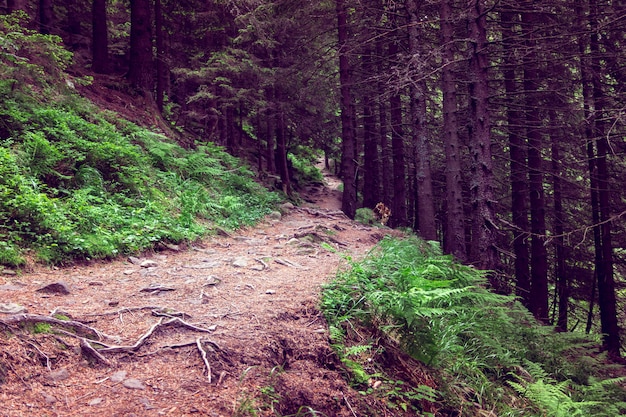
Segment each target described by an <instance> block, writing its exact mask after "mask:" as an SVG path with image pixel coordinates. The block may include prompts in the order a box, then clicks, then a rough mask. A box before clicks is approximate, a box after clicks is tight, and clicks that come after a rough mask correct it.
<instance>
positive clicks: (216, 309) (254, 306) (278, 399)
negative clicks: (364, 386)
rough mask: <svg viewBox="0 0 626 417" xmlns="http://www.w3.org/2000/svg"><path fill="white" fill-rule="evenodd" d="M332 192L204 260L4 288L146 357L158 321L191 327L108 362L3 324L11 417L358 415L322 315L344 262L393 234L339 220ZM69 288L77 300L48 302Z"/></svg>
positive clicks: (169, 330)
mask: <svg viewBox="0 0 626 417" xmlns="http://www.w3.org/2000/svg"><path fill="white" fill-rule="evenodd" d="M328 180H329V185H328V186H327V187H314V188H312V189H309V190H308V191H307V192H306V193H303V197H304V198H305V200H307V201H312V203H307V204H305V205H303V206H301V207H289V206H286V207H284V208H283V213H282V216H281V217H280V219H279V218H278V216H274V217H271V216H270V217H268V219H267V220H266V221H265V222H263V223H261V224H259V225H258V226H257V227H255V228H250V229H248V230H241V231H238V232H237V233H234V234H232V235H230V236H221V237H216V238H212V239H208V240H206V241H205V242H203V243H202V244H198V245H196V246H194V247H192V248H186V249H185V250H177V248H174V247H170V248H169V249H167V250H164V251H162V252H155V253H151V254H146V255H145V256H143V257H141V258H139V259H131V260H116V261H113V262H95V263H93V264H92V265H88V266H74V267H71V268H67V269H56V268H37V269H36V270H34V271H32V272H30V273H24V274H21V275H15V276H13V275H2V276H0V303H16V304H18V305H21V306H23V307H25V308H26V309H27V312H28V313H31V314H40V315H46V316H48V315H51V314H53V313H56V314H62V315H63V316H67V317H69V318H70V319H72V320H74V321H78V322H82V323H84V324H87V325H88V326H90V327H92V328H94V329H97V330H99V331H101V332H103V333H105V334H107V335H113V336H117V337H119V339H118V340H112V339H111V340H108V341H107V343H108V344H113V345H115V344H117V345H126V346H129V345H133V344H135V343H136V342H137V341H138V340H139V339H140V337H142V335H146V334H147V332H148V330H149V329H150V328H151V326H153V325H155V324H156V323H157V322H158V321H159V320H170V319H171V317H174V316H176V317H178V318H179V319H181V320H183V321H180V320H179V321H176V322H173V323H171V324H169V325H167V326H163V327H159V328H158V329H156V331H155V332H154V333H153V334H151V335H150V336H149V337H147V338H146V339H145V343H143V344H141V345H140V346H138V347H137V348H136V349H135V350H134V351H131V350H130V349H129V350H128V352H122V353H115V352H108V353H104V354H103V359H104V360H105V361H106V362H107V363H104V360H97V359H95V358H93V357H92V356H90V355H89V354H88V351H84V350H83V351H82V352H81V348H80V346H79V342H80V341H79V340H78V339H76V338H73V337H70V336H68V335H64V334H56V335H51V334H50V333H49V331H48V332H46V329H45V328H43V329H40V330H43V333H39V334H34V332H33V331H32V329H31V331H30V332H26V331H23V332H20V331H18V330H17V329H16V328H15V327H11V328H10V329H7V327H6V326H5V325H0V327H1V328H2V329H3V333H4V334H5V335H9V334H10V332H15V333H19V334H20V335H21V336H20V337H2V338H0V416H1V417H4V416H93V415H102V416H120V417H121V416H160V415H167V416H247V415H249V416H252V415H259V416H261V415H267V416H270V415H271V416H274V415H296V414H297V413H300V414H298V415H311V414H306V412H307V411H311V410H315V411H317V412H321V413H324V415H327V416H355V415H357V412H358V407H359V404H358V402H359V401H360V400H359V396H358V394H355V393H354V391H353V390H351V389H350V388H349V387H348V386H347V384H346V383H345V382H344V380H343V379H342V376H341V369H340V367H339V363H338V361H337V359H336V357H335V355H334V354H333V352H332V350H331V348H330V347H329V345H328V330H327V328H326V323H325V321H324V319H323V317H322V316H321V314H320V312H319V311H318V304H317V303H318V296H319V290H320V285H321V284H322V283H324V282H326V281H327V280H328V279H329V278H330V277H332V276H333V275H334V273H335V271H336V270H337V269H338V268H339V267H340V265H341V264H342V262H343V261H342V254H351V256H356V257H358V256H361V255H362V254H364V253H365V252H366V251H368V250H369V249H370V248H371V247H372V246H373V245H374V244H375V243H376V242H377V241H378V240H379V239H380V238H381V237H382V234H381V229H376V228H369V227H366V226H363V225H361V224H358V223H355V222H352V221H350V220H349V219H347V218H346V217H345V216H344V215H343V214H342V213H341V212H339V210H338V209H339V205H340V201H339V198H340V193H339V192H338V191H336V182H335V181H336V180H333V179H332V178H329V179H328ZM322 241H323V242H326V243H327V244H328V245H330V246H332V247H334V248H335V250H336V252H333V251H329V250H327V249H325V248H324V247H323V245H321V242H322ZM58 281H62V282H63V283H65V284H66V285H67V287H68V289H69V294H61V293H58V292H40V291H37V290H38V289H41V288H42V287H44V286H46V285H47V284H50V283H54V282H58ZM58 290H59V289H57V291H58ZM62 290H63V288H61V291H62ZM159 314H166V316H159ZM7 317H11V316H10V315H7V314H0V319H6V318H7ZM183 323H190V324H193V325H194V326H197V327H198V330H202V329H203V330H206V331H197V330H196V329H193V328H191V327H185V326H183V325H182V324H183ZM202 351H204V352H205V353H206V362H204V361H203V358H202V356H201V352H202ZM209 375H210V377H211V382H209ZM303 407H305V408H303ZM306 407H310V409H309V408H306ZM355 410H356V411H355ZM358 415H364V414H358Z"/></svg>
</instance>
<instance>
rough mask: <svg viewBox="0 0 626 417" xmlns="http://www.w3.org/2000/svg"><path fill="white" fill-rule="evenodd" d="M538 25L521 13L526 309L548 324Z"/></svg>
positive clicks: (531, 15) (535, 17) (533, 14)
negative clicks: (527, 217) (526, 209)
mask: <svg viewBox="0 0 626 417" xmlns="http://www.w3.org/2000/svg"><path fill="white" fill-rule="evenodd" d="M540 24H541V20H540V19H539V16H538V15H537V12H524V13H522V25H523V32H524V33H523V35H524V43H525V46H526V51H527V52H526V60H525V62H524V90H525V109H526V112H525V120H526V129H527V136H528V178H529V193H530V231H531V233H532V239H531V245H530V255H531V261H530V264H531V268H530V301H531V303H530V309H531V311H532V313H533V314H534V315H535V317H536V318H537V319H538V320H541V321H542V322H544V323H548V298H549V297H548V251H547V249H546V245H545V236H546V219H545V216H546V214H545V210H546V208H545V193H544V179H543V171H544V167H543V157H542V154H541V151H542V148H543V137H542V133H543V123H542V115H541V108H542V107H543V103H542V100H541V94H542V93H541V92H540V91H541V89H540V85H539V84H540V82H539V80H540V79H541V72H540V69H539V68H538V66H539V61H538V59H539V58H538V56H537V48H538V42H537V40H536V36H537V35H536V31H537V29H538V27H539V25H540Z"/></svg>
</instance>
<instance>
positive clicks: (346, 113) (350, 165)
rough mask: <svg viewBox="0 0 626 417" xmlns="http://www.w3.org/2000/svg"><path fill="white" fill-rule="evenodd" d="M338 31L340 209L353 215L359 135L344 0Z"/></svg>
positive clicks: (338, 8) (338, 5)
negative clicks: (357, 137) (356, 133)
mask: <svg viewBox="0 0 626 417" xmlns="http://www.w3.org/2000/svg"><path fill="white" fill-rule="evenodd" d="M336 1H337V3H336V13H337V33H338V40H339V83H340V85H341V88H340V89H341V143H342V145H341V150H342V152H341V177H342V179H343V197H342V199H341V210H342V211H343V212H344V213H345V214H346V216H348V217H350V218H354V215H355V214H356V204H357V194H356V181H355V175H356V162H355V158H356V143H355V142H356V139H355V134H354V121H353V120H352V115H353V113H352V96H351V93H350V63H349V61H348V55H347V54H348V48H347V43H348V12H347V8H346V4H345V0H336Z"/></svg>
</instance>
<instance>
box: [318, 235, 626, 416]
mask: <svg viewBox="0 0 626 417" xmlns="http://www.w3.org/2000/svg"><path fill="white" fill-rule="evenodd" d="M484 283H485V272H484V271H478V270H476V269H473V268H471V267H467V266H462V265H459V264H457V263H456V262H455V261H454V260H453V259H452V257H450V256H444V255H442V254H441V252H440V250H439V248H438V246H437V244H436V243H430V242H424V241H421V240H419V239H417V238H409V239H403V240H399V239H394V238H385V239H384V240H383V241H382V242H381V243H380V244H379V246H378V247H377V248H376V250H374V251H373V252H372V253H371V254H370V256H368V257H367V258H366V259H364V260H363V261H361V262H351V267H350V268H349V269H348V270H346V271H342V272H340V273H339V274H338V276H337V277H336V279H335V280H334V281H333V282H332V283H330V284H329V285H327V286H326V287H325V289H324V291H323V295H322V310H323V311H324V313H325V315H326V318H327V320H328V322H329V325H330V330H331V339H332V342H333V343H334V347H335V350H336V351H337V353H338V355H339V357H340V358H341V360H342V362H343V364H344V366H345V367H346V369H347V370H348V371H349V377H350V378H351V381H352V383H353V385H354V386H355V388H357V389H358V390H360V391H361V392H362V394H363V395H365V396H371V397H372V398H374V399H376V400H378V401H383V402H385V403H386V404H387V406H388V407H389V408H391V409H397V410H400V409H401V410H403V411H408V410H413V411H414V412H415V413H416V415H425V416H428V415H431V416H439V415H463V416H468V417H469V416H477V415H498V416H578V415H580V416H617V415H624V413H625V412H626V391H625V390H624V386H623V385H624V381H625V378H623V377H617V378H616V377H614V376H615V375H619V372H618V371H616V370H614V369H612V368H611V366H610V365H608V362H606V361H605V358H604V357H603V356H602V355H601V354H599V353H598V340H595V339H591V338H590V337H588V336H586V335H583V334H578V333H573V334H572V333H556V332H554V330H553V329H552V328H550V327H547V326H539V325H538V324H537V323H536V321H535V320H534V319H533V317H532V315H530V314H529V313H528V311H527V310H525V309H524V308H523V307H522V306H521V305H520V304H519V303H518V302H516V301H515V300H514V299H513V298H512V297H506V296H501V295H496V294H493V293H491V292H489V291H487V290H486V289H484ZM405 352H406V353H405ZM405 364H406V366H405ZM490 413H493V414H490Z"/></svg>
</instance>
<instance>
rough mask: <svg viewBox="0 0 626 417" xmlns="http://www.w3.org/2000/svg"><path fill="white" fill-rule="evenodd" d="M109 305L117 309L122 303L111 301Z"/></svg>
mask: <svg viewBox="0 0 626 417" xmlns="http://www.w3.org/2000/svg"><path fill="white" fill-rule="evenodd" d="M107 304H109V306H110V307H117V306H118V305H120V302H119V301H118V300H112V301H109V302H108V303H107Z"/></svg>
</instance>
